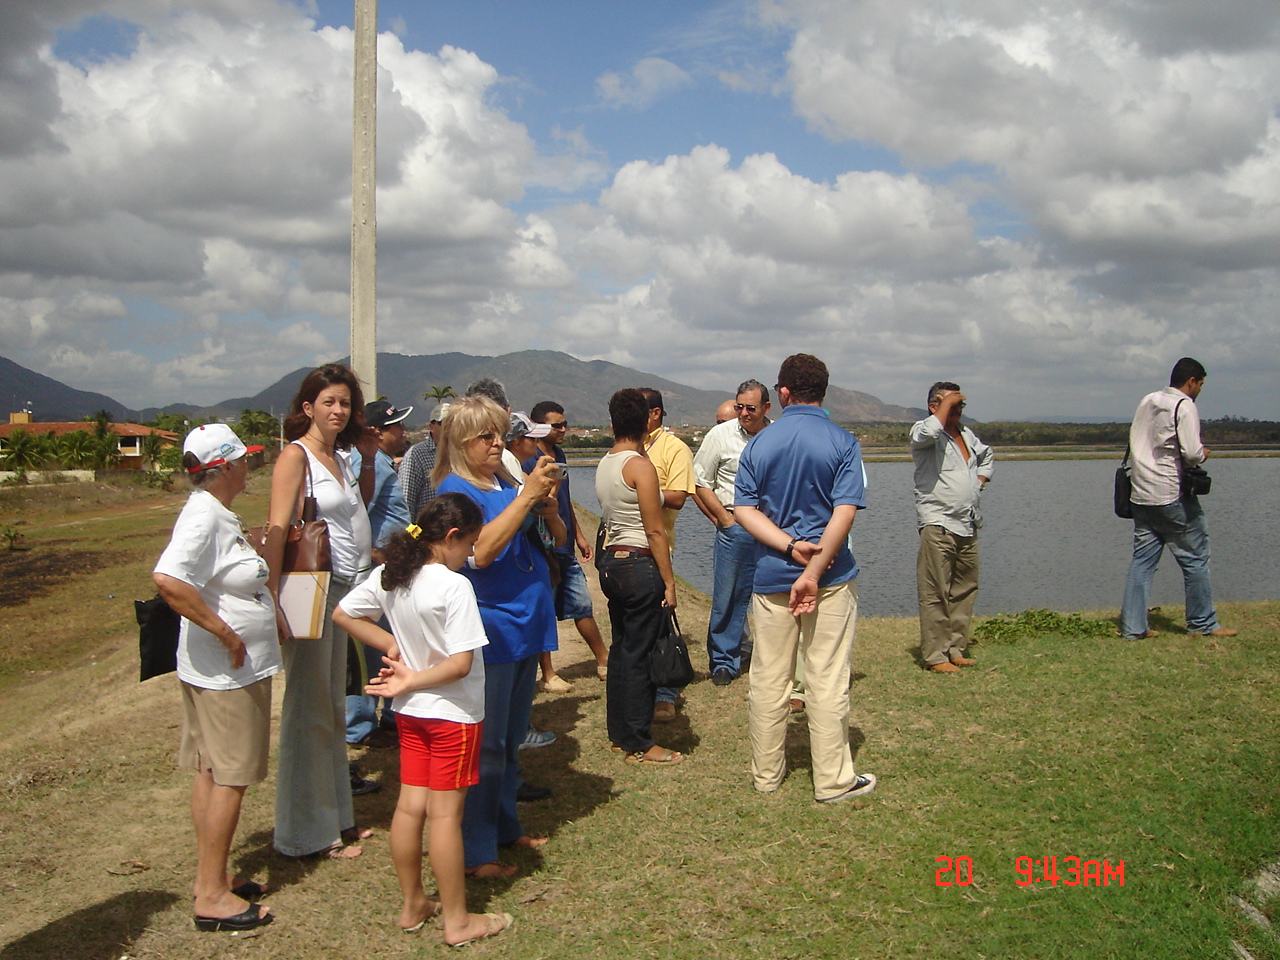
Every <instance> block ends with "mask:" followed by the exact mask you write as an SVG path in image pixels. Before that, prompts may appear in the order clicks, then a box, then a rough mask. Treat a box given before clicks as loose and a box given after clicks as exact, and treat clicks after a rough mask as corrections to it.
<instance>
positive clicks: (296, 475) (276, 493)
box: [264, 443, 307, 595]
mask: <svg viewBox="0 0 1280 960" xmlns="http://www.w3.org/2000/svg"><path fill="white" fill-rule="evenodd" d="M306 472H307V455H306V453H305V452H304V451H303V450H301V449H300V448H299V447H298V446H297V444H293V443H291V444H288V445H286V446H285V448H284V449H283V450H281V451H280V456H279V458H278V459H277V460H276V465H275V469H274V470H273V471H272V473H271V505H270V506H269V507H268V508H267V532H266V537H265V540H266V544H265V546H264V549H265V551H266V556H265V558H264V559H265V560H266V561H267V569H268V571H269V572H268V576H267V586H268V588H270V590H271V593H272V594H273V595H275V594H277V593H278V592H279V589H280V573H281V570H280V568H281V566H282V565H283V563H284V541H285V536H286V534H287V532H288V529H289V525H290V524H291V523H293V520H294V517H295V515H296V513H297V509H298V495H299V494H300V493H301V492H302V484H303V481H304V478H305V477H306Z"/></svg>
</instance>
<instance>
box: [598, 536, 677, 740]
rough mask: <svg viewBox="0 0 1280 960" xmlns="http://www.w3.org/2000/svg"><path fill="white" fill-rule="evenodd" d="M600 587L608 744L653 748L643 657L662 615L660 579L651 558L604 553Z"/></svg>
mask: <svg viewBox="0 0 1280 960" xmlns="http://www.w3.org/2000/svg"><path fill="white" fill-rule="evenodd" d="M600 589H601V590H603V591H604V595H605V596H606V597H607V598H608V600H609V622H610V623H611V624H612V625H613V642H612V643H611V644H610V646H609V677H608V680H607V681H606V686H605V708H606V710H605V712H606V716H607V718H608V728H609V740H610V741H611V742H612V743H616V744H619V745H620V746H621V747H622V749H623V750H625V751H627V752H628V753H634V752H635V751H637V750H648V749H649V748H650V747H652V746H653V737H652V736H651V735H650V733H649V724H650V722H651V721H652V719H653V694H654V685H653V682H652V681H651V680H650V679H649V654H650V653H652V652H653V644H654V642H655V641H656V640H657V638H658V635H659V632H660V631H661V630H662V628H663V623H664V620H665V617H666V614H665V613H664V612H663V610H662V600H663V595H664V592H665V588H664V586H663V583H662V576H661V575H660V574H659V573H658V565H657V564H656V563H654V561H653V558H652V557H637V556H626V557H615V556H613V555H611V554H609V553H607V552H606V554H605V556H604V559H603V560H601V562H600Z"/></svg>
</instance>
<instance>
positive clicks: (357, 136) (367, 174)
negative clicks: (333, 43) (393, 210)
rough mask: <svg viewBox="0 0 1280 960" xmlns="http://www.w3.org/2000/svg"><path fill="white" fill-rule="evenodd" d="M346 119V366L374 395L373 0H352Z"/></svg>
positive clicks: (375, 50) (368, 395) (375, 94)
mask: <svg viewBox="0 0 1280 960" xmlns="http://www.w3.org/2000/svg"><path fill="white" fill-rule="evenodd" d="M355 4H356V14H355V84H354V91H353V93H354V98H353V103H354V107H353V114H352V124H351V367H352V369H353V370H355V372H356V376H357V377H359V378H360V380H361V382H362V383H363V389H364V395H365V400H366V402H367V401H370V400H373V399H375V398H376V397H377V396H378V337H377V324H378V320H377V313H378V273H377V263H378V218H377V199H376V190H377V180H378V175H377V140H378V0H355Z"/></svg>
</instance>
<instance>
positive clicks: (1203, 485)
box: [1173, 400, 1213, 500]
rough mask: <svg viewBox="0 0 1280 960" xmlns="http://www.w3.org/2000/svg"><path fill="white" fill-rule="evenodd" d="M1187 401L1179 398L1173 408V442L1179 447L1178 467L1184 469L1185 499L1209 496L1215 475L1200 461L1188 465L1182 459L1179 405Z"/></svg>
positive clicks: (1183, 493) (1183, 491)
mask: <svg viewBox="0 0 1280 960" xmlns="http://www.w3.org/2000/svg"><path fill="white" fill-rule="evenodd" d="M1185 402H1186V401H1185V400H1179V401H1178V406H1177V407H1174V408H1173V442H1174V444H1175V445H1177V448H1178V468H1179V469H1180V470H1181V471H1182V480H1181V483H1180V486H1181V490H1180V493H1181V494H1182V499H1183V500H1186V499H1187V498H1188V497H1207V496H1208V495H1209V490H1210V488H1212V486H1213V477H1211V476H1209V472H1208V471H1207V470H1205V468H1204V467H1202V466H1200V464H1198V463H1197V464H1196V465H1195V466H1191V467H1188V466H1187V462H1186V461H1185V460H1183V459H1182V438H1181V437H1179V436H1178V407H1180V406H1182V405H1183V404H1184V403H1185Z"/></svg>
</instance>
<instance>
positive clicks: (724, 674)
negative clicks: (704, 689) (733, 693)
mask: <svg viewBox="0 0 1280 960" xmlns="http://www.w3.org/2000/svg"><path fill="white" fill-rule="evenodd" d="M711 682H712V684H714V685H715V686H717V687H727V686H728V685H729V684H731V683H733V674H732V673H730V672H729V670H728V668H727V667H721V668H720V669H719V670H717V671H716V672H715V673H713V674H711Z"/></svg>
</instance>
